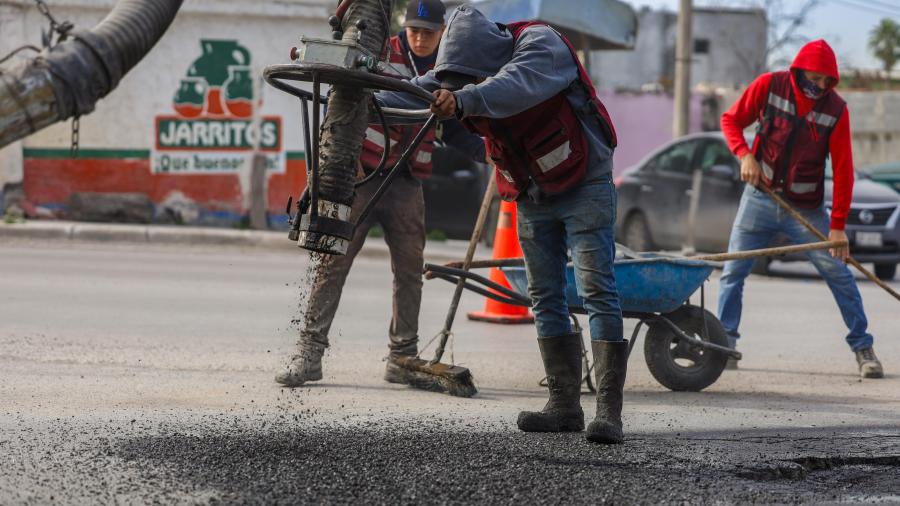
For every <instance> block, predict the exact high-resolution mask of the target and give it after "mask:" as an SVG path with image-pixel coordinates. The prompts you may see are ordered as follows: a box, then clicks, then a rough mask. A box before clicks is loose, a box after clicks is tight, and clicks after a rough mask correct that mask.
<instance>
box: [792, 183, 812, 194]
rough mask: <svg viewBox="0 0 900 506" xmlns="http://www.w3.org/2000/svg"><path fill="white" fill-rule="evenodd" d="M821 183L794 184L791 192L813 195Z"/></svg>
mask: <svg viewBox="0 0 900 506" xmlns="http://www.w3.org/2000/svg"><path fill="white" fill-rule="evenodd" d="M818 187H819V183H794V184H792V185H791V191H792V192H794V193H811V192H814V191H816V189H817V188H818Z"/></svg>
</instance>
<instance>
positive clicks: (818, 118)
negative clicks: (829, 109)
mask: <svg viewBox="0 0 900 506" xmlns="http://www.w3.org/2000/svg"><path fill="white" fill-rule="evenodd" d="M806 119H808V120H810V121H812V122H813V123H818V124H820V125H822V126H823V127H825V128H832V127H834V125H837V118H836V117H834V116H832V115H830V114H825V113H824V112H815V111H809V114H807V115H806Z"/></svg>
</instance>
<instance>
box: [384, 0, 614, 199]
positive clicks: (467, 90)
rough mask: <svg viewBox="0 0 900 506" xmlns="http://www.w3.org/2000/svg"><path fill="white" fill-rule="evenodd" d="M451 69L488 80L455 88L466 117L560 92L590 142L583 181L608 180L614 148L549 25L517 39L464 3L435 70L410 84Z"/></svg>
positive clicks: (393, 99)
mask: <svg viewBox="0 0 900 506" xmlns="http://www.w3.org/2000/svg"><path fill="white" fill-rule="evenodd" d="M445 70H447V71H453V72H459V73H462V74H467V75H471V76H475V77H480V78H485V80H484V81H482V82H481V83H478V84H469V85H466V86H465V87H463V88H462V89H461V90H458V91H456V92H455V93H456V96H457V98H458V100H459V103H460V106H461V109H462V115H463V116H464V117H465V116H484V117H488V118H508V117H510V116H513V115H515V114H518V113H520V112H522V111H525V110H526V109H530V108H532V107H534V106H536V105H538V104H540V103H541V102H544V101H546V100H548V99H550V98H552V97H553V96H555V95H556V94H558V93H559V92H561V91H564V90H566V89H568V90H569V93H568V95H567V98H568V100H569V103H571V104H572V107H573V108H574V109H575V112H576V114H577V115H578V118H579V120H580V121H581V125H582V127H583V128H584V132H585V135H586V136H587V138H588V142H589V144H590V153H589V157H588V169H587V175H586V176H585V180H584V182H590V181H599V180H607V179H609V177H610V174H611V173H612V149H611V148H610V147H609V145H608V144H607V142H606V141H605V139H604V137H603V134H602V133H601V132H602V131H601V129H600V124H599V120H598V119H597V117H596V116H595V114H594V113H593V112H592V111H593V109H592V105H591V104H590V97H589V96H588V95H587V93H586V92H585V91H584V90H583V89H582V88H581V87H580V86H578V85H577V84H578V83H577V80H578V67H577V66H576V64H575V61H574V59H573V55H572V52H571V51H570V50H569V48H568V46H566V43H565V42H563V40H562V39H561V38H560V36H559V34H558V33H557V32H556V31H555V30H553V29H552V28H550V27H547V26H533V27H530V28H527V29H526V30H525V31H523V32H522V34H521V35H520V37H519V39H518V40H515V41H514V40H513V37H512V34H510V33H509V31H508V30H505V29H501V28H500V27H499V26H498V25H497V24H496V23H494V22H492V21H490V20H488V19H487V18H485V17H484V15H483V14H481V12H479V11H478V10H476V9H474V8H472V7H471V6H466V5H463V6H460V7H458V8H457V9H456V10H454V11H453V13H452V14H451V15H450V18H449V19H448V20H447V28H446V30H445V31H444V35H443V36H442V37H441V45H440V48H439V49H438V54H437V61H436V62H435V66H434V70H431V71H429V72H428V73H426V74H425V75H422V76H419V77H417V78H414V79H413V80H412V83H414V84H416V85H418V86H421V87H422V88H425V89H426V90H428V91H434V90H437V89H439V88H440V87H441V83H440V80H439V79H438V78H437V76H436V74H438V73H440V72H441V71H445ZM377 97H378V100H379V102H380V103H381V104H382V105H384V106H387V107H396V108H406V109H420V108H422V107H427V104H423V103H422V102H421V101H420V100H418V99H416V98H412V97H409V96H408V95H404V94H400V93H393V92H381V93H379V94H378V95H377Z"/></svg>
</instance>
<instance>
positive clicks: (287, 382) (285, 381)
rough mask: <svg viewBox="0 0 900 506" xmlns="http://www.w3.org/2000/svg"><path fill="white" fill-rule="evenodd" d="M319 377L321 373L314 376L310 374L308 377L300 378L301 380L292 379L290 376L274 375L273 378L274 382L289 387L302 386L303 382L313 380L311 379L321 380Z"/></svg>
mask: <svg viewBox="0 0 900 506" xmlns="http://www.w3.org/2000/svg"><path fill="white" fill-rule="evenodd" d="M321 379H322V375H321V374H318V375H315V376H312V377H309V378H306V379H302V380H292V379H290V378H278V377H276V378H275V383H278V384H279V385H282V386H286V387H289V388H296V387H300V386H303V385H304V384H305V383H309V382H313V381H319V380H321Z"/></svg>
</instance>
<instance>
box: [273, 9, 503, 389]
mask: <svg viewBox="0 0 900 506" xmlns="http://www.w3.org/2000/svg"><path fill="white" fill-rule="evenodd" d="M445 14H446V9H445V8H444V4H442V3H441V2H440V0H412V1H410V3H409V7H408V9H407V11H406V21H405V22H404V23H403V27H404V30H403V31H402V32H400V33H399V34H397V35H395V36H393V37H391V40H390V43H389V53H388V57H387V60H388V63H389V64H390V67H389V73H390V74H392V75H393V76H394V77H397V78H401V79H410V78H413V77H416V76H420V75H423V74H425V73H426V72H428V71H429V70H431V69H432V68H433V67H434V62H435V58H436V56H437V50H438V44H439V43H440V40H441V34H442V33H443V31H444V15H445ZM418 129H419V127H418V126H392V127H390V128H389V131H388V134H389V136H390V139H391V147H390V148H389V153H388V159H387V162H386V163H385V169H384V170H382V172H381V173H379V174H374V175H373V178H372V179H371V180H370V181H369V182H367V183H366V184H364V185H362V186H360V187H359V188H357V190H356V191H357V197H356V200H355V202H354V205H353V211H352V214H353V216H354V217H355V216H359V214H360V213H361V212H362V210H363V208H364V207H365V205H366V204H367V203H368V202H369V201H370V200H372V196H373V195H374V193H375V190H376V189H378V188H379V187H380V186H381V184H382V182H383V181H384V177H385V176H386V175H387V172H388V170H390V168H392V167H393V166H394V165H395V164H396V163H397V160H398V159H399V158H400V155H401V154H402V153H403V152H404V151H405V150H406V147H407V146H408V144H409V142H410V140H412V139H413V137H415V134H416V133H417V132H418ZM436 137H437V138H438V139H440V140H441V141H443V142H445V143H446V144H449V145H451V146H453V147H455V148H457V149H460V150H461V151H463V152H465V153H466V154H469V155H470V156H472V158H473V159H474V160H476V161H484V159H485V148H484V142H483V141H482V140H481V137H479V136H477V135H473V134H470V133H469V132H468V131H466V129H465V128H464V127H463V126H462V124H460V123H459V121H456V120H450V121H444V122H442V124H441V128H440V131H439V132H438V133H437V134H435V133H434V132H433V131H432V132H431V133H430V134H429V136H428V137H427V138H426V139H425V140H424V141H423V142H422V143H421V144H420V145H419V148H418V149H417V150H416V151H415V153H413V154H412V156H411V157H410V160H409V162H408V163H407V165H406V166H405V167H399V168H398V170H400V171H401V174H402V175H401V176H400V177H398V178H396V179H395V180H394V182H393V183H392V184H391V186H390V188H389V189H388V190H387V193H385V194H384V196H383V198H382V199H381V200H380V201H378V203H377V204H376V206H375V208H374V210H373V212H372V213H371V214H370V215H369V218H368V219H367V220H366V221H365V222H364V223H360V224H359V225H358V227H357V230H356V233H355V234H354V236H353V241H352V242H351V244H350V248H349V249H348V251H347V254H346V255H329V256H327V257H326V258H325V260H324V262H325V265H326V269H327V272H328V275H327V276H324V277H323V279H321V280H319V281H318V282H317V283H316V284H315V285H314V286H313V288H312V291H311V292H310V295H309V304H308V306H307V313H308V317H307V318H305V321H306V322H307V325H306V327H305V328H303V329H301V331H300V337H299V339H298V341H297V347H298V350H297V352H296V354H295V355H294V356H293V357H292V358H291V362H290V363H289V364H288V365H287V367H285V368H284V369H283V370H282V371H281V372H279V373H278V375H277V376H276V377H275V381H277V382H278V383H281V384H283V385H286V386H291V387H295V386H300V385H302V384H304V383H306V382H310V381H318V380H320V379H322V355H323V353H324V351H325V348H327V347H328V345H329V342H328V333H329V331H330V329H331V323H332V321H333V320H334V315H335V313H336V312H337V308H338V303H339V302H340V298H341V292H342V290H343V287H344V281H345V280H346V279H347V275H348V274H349V272H350V267H351V266H352V265H353V260H354V258H356V255H357V253H359V251H360V249H362V247H363V243H364V242H365V240H366V236H367V235H368V233H369V229H370V228H371V227H372V226H374V225H376V224H378V225H380V226H381V228H382V230H383V231H384V238H385V242H387V244H388V249H389V251H390V255H391V268H392V271H393V273H394V293H393V298H394V303H393V310H392V314H391V323H390V327H389V328H388V338H389V344H388V348H389V355H388V361H387V367H386V371H385V375H384V379H385V380H386V381H388V382H390V383H400V384H413V385H416V386H418V387H420V388H427V389H438V388H439V385H438V384H437V383H436V382H435V381H434V378H433V377H431V376H428V375H424V374H421V373H415V372H411V371H409V370H407V369H404V368H401V367H398V366H397V365H396V364H395V359H397V358H399V357H403V356H410V355H411V356H415V355H416V353H417V351H418V341H419V336H418V328H419V325H418V324H419V307H420V305H421V299H422V265H423V264H424V257H423V250H424V248H425V202H424V198H423V192H422V180H424V179H426V178H428V177H429V176H430V175H431V170H432V166H431V153H432V149H433V148H434V143H435V140H436ZM383 151H384V130H382V128H381V126H380V125H370V126H369V128H368V129H367V130H366V137H365V140H364V141H363V150H362V153H361V155H360V164H361V165H362V168H363V171H364V172H365V173H366V175H372V172H373V171H375V170H376V169H377V168H378V166H379V164H380V161H381V156H382V153H383Z"/></svg>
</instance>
